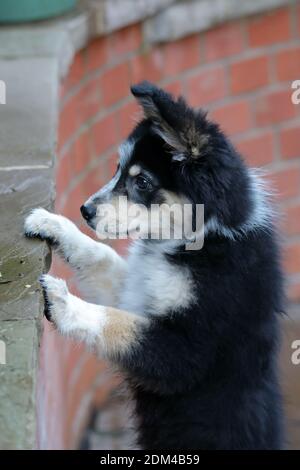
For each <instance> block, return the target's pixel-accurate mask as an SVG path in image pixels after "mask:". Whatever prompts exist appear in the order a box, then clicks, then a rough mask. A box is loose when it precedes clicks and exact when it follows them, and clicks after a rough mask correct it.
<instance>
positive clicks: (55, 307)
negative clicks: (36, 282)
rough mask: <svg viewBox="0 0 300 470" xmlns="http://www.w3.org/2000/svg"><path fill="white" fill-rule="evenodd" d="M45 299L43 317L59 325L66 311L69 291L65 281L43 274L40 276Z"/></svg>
mask: <svg viewBox="0 0 300 470" xmlns="http://www.w3.org/2000/svg"><path fill="white" fill-rule="evenodd" d="M40 284H41V286H42V289H43V295H44V301H45V310H44V313H45V317H46V318H47V320H49V321H51V322H52V323H54V324H55V325H56V326H58V327H59V325H60V323H61V322H62V321H63V317H64V315H65V314H66V313H67V311H68V298H69V291H68V288H67V285H66V283H65V281H63V280H62V279H57V278H55V277H52V276H49V274H44V275H43V276H41V278H40Z"/></svg>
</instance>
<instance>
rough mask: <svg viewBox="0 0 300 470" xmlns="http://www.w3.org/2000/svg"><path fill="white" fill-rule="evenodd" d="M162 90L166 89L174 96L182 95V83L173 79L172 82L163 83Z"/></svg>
mask: <svg viewBox="0 0 300 470" xmlns="http://www.w3.org/2000/svg"><path fill="white" fill-rule="evenodd" d="M164 90H166V91H168V92H169V93H171V94H172V95H174V96H181V95H182V83H181V81H180V80H175V81H174V82H171V83H168V84H167V85H164Z"/></svg>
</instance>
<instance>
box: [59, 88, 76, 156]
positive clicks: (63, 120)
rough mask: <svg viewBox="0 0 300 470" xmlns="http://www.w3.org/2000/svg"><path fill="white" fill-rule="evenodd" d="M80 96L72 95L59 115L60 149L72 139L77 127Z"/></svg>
mask: <svg viewBox="0 0 300 470" xmlns="http://www.w3.org/2000/svg"><path fill="white" fill-rule="evenodd" d="M77 107H78V96H76V95H75V96H72V98H70V99H69V100H68V101H67V102H66V103H65V104H64V106H63V109H62V110H61V112H60V115H59V127H58V149H59V150H60V149H61V148H62V147H63V145H65V143H66V142H67V141H68V140H69V139H70V137H71V136H72V135H73V134H74V132H75V131H76V129H77Z"/></svg>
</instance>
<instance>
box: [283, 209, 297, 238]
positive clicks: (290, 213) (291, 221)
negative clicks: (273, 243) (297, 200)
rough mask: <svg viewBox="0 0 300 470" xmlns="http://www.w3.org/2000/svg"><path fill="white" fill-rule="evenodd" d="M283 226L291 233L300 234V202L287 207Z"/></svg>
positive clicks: (291, 234)
mask: <svg viewBox="0 0 300 470" xmlns="http://www.w3.org/2000/svg"><path fill="white" fill-rule="evenodd" d="M284 215H285V216H284V220H283V228H284V231H285V232H286V233H287V234H288V235H290V236H293V235H300V204H297V205H293V206H290V207H285V209H284Z"/></svg>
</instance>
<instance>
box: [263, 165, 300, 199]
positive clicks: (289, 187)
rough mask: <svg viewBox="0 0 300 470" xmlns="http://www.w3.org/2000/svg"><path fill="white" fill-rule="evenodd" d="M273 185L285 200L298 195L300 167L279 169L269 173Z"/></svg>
mask: <svg viewBox="0 0 300 470" xmlns="http://www.w3.org/2000/svg"><path fill="white" fill-rule="evenodd" d="M268 180H269V181H270V183H271V186H272V187H273V188H274V189H275V191H276V196H277V197H278V198H279V199H280V200H281V201H284V200H286V199H290V198H292V197H295V196H298V195H299V193H300V169H299V168H290V169H288V170H279V171H276V172H273V173H270V174H269V175H268Z"/></svg>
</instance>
